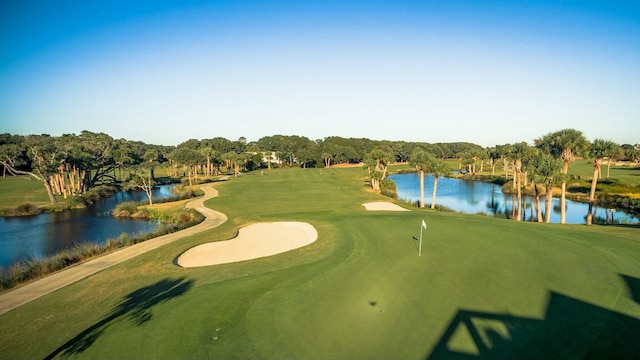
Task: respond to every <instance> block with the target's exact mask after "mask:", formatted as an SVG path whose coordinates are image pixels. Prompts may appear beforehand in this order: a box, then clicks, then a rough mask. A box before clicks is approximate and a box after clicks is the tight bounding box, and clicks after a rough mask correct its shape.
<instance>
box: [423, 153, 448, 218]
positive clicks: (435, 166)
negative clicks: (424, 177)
mask: <svg viewBox="0 0 640 360" xmlns="http://www.w3.org/2000/svg"><path fill="white" fill-rule="evenodd" d="M428 167H429V170H430V171H431V172H432V173H433V176H434V179H433V194H432V195H431V208H432V209H433V208H435V206H436V193H437V192H438V179H440V177H441V176H446V175H448V174H449V172H450V171H451V170H450V169H449V165H447V163H446V162H444V160H442V159H437V158H435V157H434V158H432V159H431V161H430V163H429V165H428Z"/></svg>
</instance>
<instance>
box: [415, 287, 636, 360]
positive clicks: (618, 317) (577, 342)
mask: <svg viewBox="0 0 640 360" xmlns="http://www.w3.org/2000/svg"><path fill="white" fill-rule="evenodd" d="M621 276H622V277H623V279H624V280H625V282H626V283H627V285H628V286H629V288H630V294H631V296H632V297H633V300H634V301H635V302H637V303H639V304H640V301H639V300H640V279H637V278H634V277H630V276H626V275H621ZM558 358H562V359H567V358H577V359H637V358H640V319H636V318H633V317H630V316H627V315H623V314H619V313H616V312H613V311H611V310H608V309H604V308H601V307H598V306H595V305H592V304H588V303H586V302H583V301H580V300H577V299H574V298H571V297H568V296H565V295H562V294H558V293H554V292H551V293H550V295H549V303H548V305H547V312H546V315H545V317H544V319H533V318H526V317H519V316H513V315H509V314H496V313H485V312H478V311H468V310H459V311H458V313H457V314H456V315H455V317H454V318H453V320H452V321H451V323H450V324H449V327H448V328H447V329H446V330H445V332H444V334H443V335H442V338H441V339H440V341H439V342H438V344H437V345H436V346H435V348H434V349H433V351H432V352H431V354H430V355H429V356H428V357H427V359H558Z"/></svg>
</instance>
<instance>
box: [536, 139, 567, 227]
mask: <svg viewBox="0 0 640 360" xmlns="http://www.w3.org/2000/svg"><path fill="white" fill-rule="evenodd" d="M527 169H528V170H529V172H530V175H531V177H532V179H533V182H534V185H533V186H534V190H535V193H536V204H537V207H538V214H537V217H538V222H542V213H541V206H540V194H539V192H538V185H537V184H538V183H539V182H541V183H543V184H544V185H545V214H544V215H545V216H544V221H545V222H547V223H548V222H549V221H550V220H551V200H552V199H553V185H554V182H555V181H556V180H558V179H559V178H560V177H561V171H562V170H561V169H562V164H561V163H560V160H558V159H556V158H554V157H552V156H551V155H550V154H543V153H541V152H540V151H538V152H536V153H534V154H532V156H531V159H530V161H529V162H528V163H527Z"/></svg>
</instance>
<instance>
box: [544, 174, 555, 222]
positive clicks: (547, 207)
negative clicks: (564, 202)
mask: <svg viewBox="0 0 640 360" xmlns="http://www.w3.org/2000/svg"><path fill="white" fill-rule="evenodd" d="M546 190H547V193H546V195H545V198H544V222H546V223H549V222H550V221H551V200H552V199H553V183H552V182H548V183H547V188H546Z"/></svg>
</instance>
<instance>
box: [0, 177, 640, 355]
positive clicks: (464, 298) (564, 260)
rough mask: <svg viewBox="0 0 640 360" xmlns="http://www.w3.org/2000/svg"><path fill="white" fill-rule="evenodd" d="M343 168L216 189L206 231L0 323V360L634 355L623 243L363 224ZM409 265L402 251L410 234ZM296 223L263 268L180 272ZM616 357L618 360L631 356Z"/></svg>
mask: <svg viewBox="0 0 640 360" xmlns="http://www.w3.org/2000/svg"><path fill="white" fill-rule="evenodd" d="M365 175H366V172H365V171H364V170H362V169H360V168H351V169H335V170H332V171H327V169H325V171H324V172H322V171H319V170H318V169H278V170H274V171H271V172H270V173H269V176H260V175H259V173H255V174H254V173H249V174H245V175H243V176H242V177H240V178H232V179H230V180H229V181H227V182H221V183H218V184H216V185H215V187H216V188H217V189H218V190H219V197H218V198H214V199H211V200H209V201H207V202H206V205H207V206H208V207H209V208H211V209H215V210H217V211H220V212H223V213H224V214H226V215H227V217H228V221H227V222H225V223H224V224H222V225H221V226H219V227H217V228H215V229H212V230H209V231H206V232H204V233H201V234H198V235H193V236H190V237H187V238H184V239H181V240H178V241H176V242H174V243H171V244H168V245H166V246H164V247H162V248H159V249H156V250H153V251H149V252H148V253H145V254H143V255H140V256H138V257H136V258H134V259H131V260H129V261H127V262H125V263H122V264H119V265H116V266H113V267H111V268H109V269H107V270H105V271H102V272H100V273H98V274H96V275H93V276H91V277H90V278H87V279H84V280H82V281H80V282H78V283H75V284H73V285H70V286H68V287H66V288H63V289H61V290H59V291H57V292H55V293H52V294H50V295H48V296H44V297H42V298H40V299H37V300H35V301H33V302H31V303H29V304H26V305H24V306H22V307H20V308H17V309H15V310H12V311H10V312H8V313H5V314H3V315H0V354H2V358H11V359H20V358H45V357H48V356H50V357H62V358H66V357H74V358H75V357H78V358H88V359H93V358H113V359H119V358H141V359H159V358H161V359H162V358H166V359H174V358H192V359H200V358H214V359H217V358H222V359H231V358H238V359H249V358H260V359H289V358H299V359H425V358H434V359H437V358H469V357H468V356H471V358H473V357H479V358H489V357H501V358H550V357H555V358H576V359H577V358H583V357H585V356H593V357H596V358H602V357H605V358H615V357H616V356H618V357H623V358H624V357H638V356H640V345H639V343H640V342H639V341H637V340H638V338H639V337H640V229H638V228H637V227H616V226H606V227H604V226H592V227H587V226H582V225H558V224H538V223H523V222H515V221H509V220H501V219H494V218H489V217H485V216H480V215H464V214H457V213H446V212H436V211H432V210H426V209H417V208H407V209H408V210H411V211H403V212H393V211H373V212H372V211H367V210H366V209H365V208H364V207H363V205H362V204H364V203H369V202H377V201H390V200H389V199H388V198H385V197H382V196H380V195H377V194H375V193H373V192H371V191H370V190H369V189H368V188H367V187H366V186H365V180H366V179H365ZM423 220H424V221H425V222H426V223H427V224H428V227H427V229H425V230H423V245H422V246H423V247H422V256H418V242H417V238H418V237H419V235H420V229H421V222H422V221H423ZM278 221H287V222H289V221H300V222H306V223H309V224H311V225H312V226H313V227H314V228H315V229H316V230H317V233H318V238H317V240H316V241H314V242H312V243H310V244H308V245H306V246H304V247H301V248H298V249H295V250H292V251H288V252H285V253H281V254H278V255H274V256H270V257H266V258H260V259H255V260H248V261H242V262H237V263H232V264H223V265H215V266H203V267H195V268H181V267H178V266H176V265H175V263H174V262H175V260H176V258H177V257H178V256H179V255H180V254H182V253H184V252H185V251H186V250H188V249H190V248H193V247H194V246H196V245H199V244H204V243H208V242H212V241H224V240H229V239H232V238H234V237H235V236H236V235H237V232H238V231H239V229H241V228H242V227H245V226H247V225H250V224H253V223H259V222H278ZM632 355H633V356H632Z"/></svg>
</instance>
